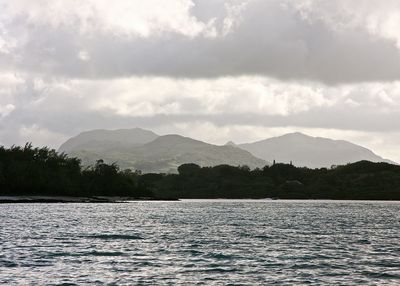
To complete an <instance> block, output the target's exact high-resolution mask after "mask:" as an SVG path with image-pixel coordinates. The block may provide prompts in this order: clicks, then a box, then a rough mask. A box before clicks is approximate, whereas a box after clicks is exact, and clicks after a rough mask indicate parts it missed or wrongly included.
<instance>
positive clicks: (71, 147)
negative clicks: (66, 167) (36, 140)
mask: <svg viewBox="0 0 400 286" xmlns="http://www.w3.org/2000/svg"><path fill="white" fill-rule="evenodd" d="M157 137H158V135H157V134H155V133H154V132H152V131H148V130H144V129H141V128H133V129H118V130H103V129H99V130H91V131H86V132H82V133H80V134H79V135H78V136H75V137H72V138H71V139H69V140H67V141H66V142H65V143H64V144H62V145H61V146H60V148H59V151H61V152H66V153H68V152H70V151H78V150H80V151H95V152H100V151H106V150H113V149H116V148H130V147H133V146H140V145H143V144H146V143H148V142H151V141H153V140H154V139H156V138H157Z"/></svg>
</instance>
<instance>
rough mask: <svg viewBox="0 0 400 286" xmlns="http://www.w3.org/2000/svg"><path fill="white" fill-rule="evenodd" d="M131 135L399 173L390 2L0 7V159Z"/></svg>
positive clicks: (56, 2)
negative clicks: (312, 142)
mask: <svg viewBox="0 0 400 286" xmlns="http://www.w3.org/2000/svg"><path fill="white" fill-rule="evenodd" d="M133 127H142V128H145V129H150V130H153V131H155V132H157V133H159V134H167V133H178V134H181V135H185V136H190V137H193V138H195V139H200V140H204V141H207V142H210V143H215V144H224V143H226V142H227V141H230V140H232V141H234V142H236V143H244V142H251V141H256V140H261V139H265V138H268V137H271V136H277V135H282V134H285V133H289V132H303V133H306V134H309V135H312V136H321V137H329V138H333V139H344V140H349V141H352V142H354V143H356V144H360V145H362V146H365V147H367V148H370V149H372V150H373V151H374V152H376V153H377V154H379V155H381V156H383V157H386V158H389V159H392V160H395V161H397V162H400V152H399V151H400V150H399V148H398V146H400V1H398V0H385V1H379V0H362V1H360V0H334V1H331V0H329V1H328V0H296V1H292V0H230V1H229V0H225V1H222V0H162V1H161V0H113V1H111V2H110V1H108V0H86V1H80V0H52V1H48V0H35V1H32V0H12V1H9V0H0V145H5V146H10V145H12V144H17V145H20V144H24V143H25V142H32V143H33V144H34V145H36V146H42V145H47V146H50V147H53V148H58V146H59V145H60V144H61V143H63V142H64V141H65V140H66V139H68V138H69V137H71V136H74V135H77V134H78V133H79V132H82V131H85V130H90V129H98V128H105V129H118V128H133Z"/></svg>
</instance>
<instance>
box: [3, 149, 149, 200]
mask: <svg viewBox="0 0 400 286" xmlns="http://www.w3.org/2000/svg"><path fill="white" fill-rule="evenodd" d="M0 195H47V196H130V197H149V196H153V194H152V193H151V192H150V191H149V190H148V189H147V188H146V187H145V186H143V185H142V184H141V183H140V181H139V174H138V173H134V172H131V171H129V170H125V171H121V170H119V168H118V166H116V165H115V164H111V165H107V164H104V163H103V162H102V161H101V160H99V161H98V162H97V163H96V164H95V165H94V166H92V167H89V168H85V169H82V168H81V165H80V160H79V159H76V158H69V157H67V156H66V155H65V154H59V153H57V152H56V151H55V150H50V149H49V148H33V147H32V146H31V145H30V144H27V145H25V146H24V147H17V146H13V147H11V148H10V149H6V148H4V147H0Z"/></svg>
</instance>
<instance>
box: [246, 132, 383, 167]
mask: <svg viewBox="0 0 400 286" xmlns="http://www.w3.org/2000/svg"><path fill="white" fill-rule="evenodd" d="M238 147H239V148H242V149H244V150H246V151H249V152H250V153H252V154H253V155H254V156H256V157H258V158H261V159H264V160H266V161H270V162H271V161H273V160H275V161H276V162H282V163H289V162H293V164H294V165H296V166H299V167H310V168H321V167H331V166H332V165H345V164H347V163H354V162H357V161H361V160H368V161H371V162H389V161H388V160H385V159H383V158H382V157H380V156H378V155H376V154H375V153H373V152H372V151H370V150H368V149H367V148H364V147H362V146H359V145H356V144H353V143H350V142H348V141H344V140H333V139H328V138H323V137H312V136H309V135H306V134H303V133H300V132H294V133H288V134H285V135H282V136H278V137H272V138H269V139H265V140H261V141H257V142H254V143H248V144H241V145H239V146H238Z"/></svg>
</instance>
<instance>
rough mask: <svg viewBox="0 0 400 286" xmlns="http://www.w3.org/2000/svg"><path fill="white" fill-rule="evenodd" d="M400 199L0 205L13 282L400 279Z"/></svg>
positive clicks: (5, 260) (1, 243)
mask: <svg viewBox="0 0 400 286" xmlns="http://www.w3.org/2000/svg"><path fill="white" fill-rule="evenodd" d="M399 239H400V203H395V202H334V201H234V200H215V201H207V200H204V201H191V200H187V201H181V202H132V203H129V204H4V205H0V283H1V284H5V285H400V244H399V242H400V240H399Z"/></svg>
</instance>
